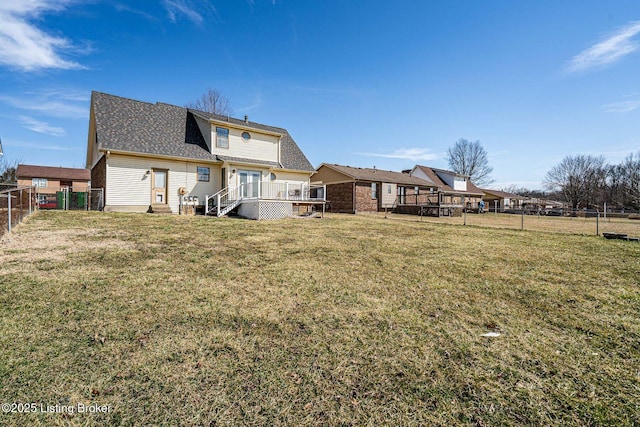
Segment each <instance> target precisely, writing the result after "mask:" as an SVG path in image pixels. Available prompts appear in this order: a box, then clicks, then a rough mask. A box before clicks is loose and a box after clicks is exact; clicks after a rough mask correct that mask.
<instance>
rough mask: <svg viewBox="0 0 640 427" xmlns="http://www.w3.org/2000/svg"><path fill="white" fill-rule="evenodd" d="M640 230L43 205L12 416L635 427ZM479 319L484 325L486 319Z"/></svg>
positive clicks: (14, 245)
mask: <svg viewBox="0 0 640 427" xmlns="http://www.w3.org/2000/svg"><path fill="white" fill-rule="evenodd" d="M639 260H640V245H633V244H628V243H627V242H619V241H607V240H605V239H602V238H597V237H591V236H571V235H562V234H552V233H540V232H520V231H514V230H498V229H485V228H476V227H473V228H471V227H461V226H451V225H442V224H433V223H418V222H410V221H388V220H384V219H381V218H378V217H375V216H371V217H354V216H341V215H333V216H331V218H330V219H326V220H308V221H301V220H282V221H275V222H254V221H245V220H233V219H213V218H202V217H188V218H185V217H175V216H153V215H142V214H138V215H136V214H106V213H93V212H40V213H38V214H36V215H35V216H33V217H32V218H31V219H30V220H29V221H28V222H26V223H24V224H22V225H21V226H20V227H19V228H18V229H17V230H16V232H15V233H13V234H12V236H11V239H5V241H4V242H3V243H2V246H0V265H1V266H2V267H1V270H0V290H1V292H0V305H1V309H2V313H3V316H2V321H1V323H0V376H1V381H0V390H1V395H2V398H3V401H4V402H37V403H38V404H40V403H42V404H45V405H56V404H59V405H77V404H82V405H92V404H94V405H105V406H108V407H109V408H110V410H109V411H108V412H107V413H92V414H78V413H75V414H43V413H41V412H36V413H29V414H25V413H9V414H2V417H3V420H2V423H3V425H24V424H25V423H27V424H30V425H51V424H65V425H104V424H111V425H239V424H248V425H363V424H366V425H478V426H488V425H496V426H497V425H523V424H529V425H637V424H640V415H639V413H640V411H639V408H638V395H639V394H640V389H639V386H638V384H639V380H640V371H638V366H639V362H640V361H639V358H640V344H639V343H640V320H639V316H638V313H640V292H639V290H638V277H640V261H639ZM487 334H489V335H488V336H483V335H487Z"/></svg>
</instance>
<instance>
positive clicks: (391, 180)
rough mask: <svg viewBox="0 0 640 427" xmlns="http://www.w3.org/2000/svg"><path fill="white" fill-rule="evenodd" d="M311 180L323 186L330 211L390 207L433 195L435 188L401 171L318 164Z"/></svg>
mask: <svg viewBox="0 0 640 427" xmlns="http://www.w3.org/2000/svg"><path fill="white" fill-rule="evenodd" d="M311 181H312V182H313V183H314V184H317V185H323V186H326V200H327V203H330V207H331V211H332V212H343V213H363V212H380V211H385V210H387V209H388V210H393V209H395V208H396V207H397V206H398V205H400V204H405V203H407V202H411V203H413V204H415V203H414V201H415V200H419V201H424V202H425V203H426V200H427V199H428V198H429V197H433V194H435V192H436V187H435V186H434V185H432V184H430V183H428V182H426V181H424V180H422V179H419V178H415V177H412V176H410V175H409V174H406V173H402V172H394V171H386V170H380V169H375V168H373V169H371V168H357V167H352V166H342V165H336V164H329V163H322V164H321V165H320V166H319V167H318V169H317V170H316V173H315V174H314V175H313V176H312V177H311Z"/></svg>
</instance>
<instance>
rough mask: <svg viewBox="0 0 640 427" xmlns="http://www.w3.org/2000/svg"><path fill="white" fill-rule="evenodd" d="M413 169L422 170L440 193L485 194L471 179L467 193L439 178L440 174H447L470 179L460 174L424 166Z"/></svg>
mask: <svg viewBox="0 0 640 427" xmlns="http://www.w3.org/2000/svg"><path fill="white" fill-rule="evenodd" d="M413 169H420V170H421V171H422V172H424V174H425V175H427V177H428V178H429V180H430V181H431V182H433V183H434V184H435V185H436V186H437V187H438V188H439V189H440V191H443V192H445V193H451V194H464V195H469V196H482V195H483V194H484V193H483V192H482V190H480V189H479V188H478V187H476V185H475V184H474V183H473V182H471V180H470V179H467V191H460V190H454V189H453V188H452V187H450V186H449V185H448V184H447V183H446V182H444V181H443V180H442V178H440V177H439V176H438V173H447V174H450V175H455V176H463V177H465V178H469V176H468V175H463V174H459V173H456V172H453V171H449V170H446V169H437V168H431V167H429V166H422V165H416V166H415V167H414V168H413Z"/></svg>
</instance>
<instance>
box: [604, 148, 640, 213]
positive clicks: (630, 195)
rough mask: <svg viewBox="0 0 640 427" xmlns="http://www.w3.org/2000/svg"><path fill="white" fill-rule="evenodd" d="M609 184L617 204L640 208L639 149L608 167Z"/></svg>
mask: <svg viewBox="0 0 640 427" xmlns="http://www.w3.org/2000/svg"><path fill="white" fill-rule="evenodd" d="M609 185H610V186H611V193H612V195H613V197H612V198H613V199H614V201H615V202H617V204H619V205H622V207H625V206H632V207H634V208H636V209H638V208H640V151H639V152H638V153H636V154H634V153H631V154H629V155H628V156H627V157H625V159H624V160H623V161H622V163H620V164H619V165H615V166H612V167H611V168H610V169H609Z"/></svg>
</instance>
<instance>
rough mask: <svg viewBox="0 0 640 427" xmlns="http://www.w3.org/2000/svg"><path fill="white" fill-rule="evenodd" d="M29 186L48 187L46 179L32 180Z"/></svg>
mask: <svg viewBox="0 0 640 427" xmlns="http://www.w3.org/2000/svg"><path fill="white" fill-rule="evenodd" d="M31 185H33V186H34V187H38V188H46V187H47V185H48V183H47V178H32V179H31Z"/></svg>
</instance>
